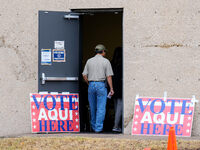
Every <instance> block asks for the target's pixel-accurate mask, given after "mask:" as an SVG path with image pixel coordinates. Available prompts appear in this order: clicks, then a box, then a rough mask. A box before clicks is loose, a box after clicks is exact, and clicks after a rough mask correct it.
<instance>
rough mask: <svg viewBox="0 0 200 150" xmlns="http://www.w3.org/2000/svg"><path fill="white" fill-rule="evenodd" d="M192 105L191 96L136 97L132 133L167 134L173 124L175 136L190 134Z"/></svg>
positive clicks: (192, 113)
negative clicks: (189, 97)
mask: <svg viewBox="0 0 200 150" xmlns="http://www.w3.org/2000/svg"><path fill="white" fill-rule="evenodd" d="M194 106H195V100H193V99H192V98H191V99H188V98H186V99H185V98H148V97H138V98H136V101H135V110H134V117H133V125H132V135H169V129H170V127H172V126H173V127H174V129H175V132H176V135H177V136H186V137H187V136H191V131H192V122H193V115H194Z"/></svg>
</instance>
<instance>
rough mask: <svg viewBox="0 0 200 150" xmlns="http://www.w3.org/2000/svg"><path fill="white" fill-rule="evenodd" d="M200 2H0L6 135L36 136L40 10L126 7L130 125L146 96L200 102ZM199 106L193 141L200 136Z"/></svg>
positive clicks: (1, 113) (1, 124) (0, 110)
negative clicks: (33, 104)
mask: <svg viewBox="0 0 200 150" xmlns="http://www.w3.org/2000/svg"><path fill="white" fill-rule="evenodd" d="M199 6H200V2H199V1H198V0H176V1H174V0H160V1H157V0H146V1H141V0H131V1H130V0H101V1H99V0H98V1H97V0H87V1H86V0H76V1H74V0H34V1H32V0H7V1H3V0H0V25H1V28H0V51H1V57H0V85H1V89H0V95H1V99H0V102H1V105H0V117H1V121H0V136H6V135H16V134H23V133H30V132H31V121H30V104H29V93H32V92H37V80H38V79H37V56H38V54H37V52H38V10H50V11H69V9H79V8H80V9H82V8H123V9H124V13H123V50H124V125H125V133H126V134H130V133H131V124H132V118H133V108H134V100H135V96H136V94H139V95H141V96H151V97H153V96H155V97H161V96H163V92H164V91H167V92H168V96H169V97H192V95H195V96H196V98H197V99H199V98H200V94H199V89H200V65H199V64H200V59H199V56H200V51H199V47H200V36H199V34H200V21H199V16H200V7H199ZM199 113H200V108H199V104H197V105H196V107H195V116H194V117H195V119H194V121H193V131H192V135H193V136H199V135H200V127H199V126H198V124H200V120H199V117H198V115H199Z"/></svg>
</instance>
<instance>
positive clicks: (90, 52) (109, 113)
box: [72, 9, 123, 133]
mask: <svg viewBox="0 0 200 150" xmlns="http://www.w3.org/2000/svg"><path fill="white" fill-rule="evenodd" d="M72 11H73V12H76V13H82V14H84V15H81V29H80V30H81V49H82V50H81V53H82V54H81V56H82V62H81V64H80V65H81V66H82V70H81V71H80V72H82V71H83V68H84V66H85V64H86V61H87V60H88V59H89V58H91V57H93V56H94V55H95V53H94V48H95V46H96V45H97V44H103V45H105V46H106V48H107V49H108V51H107V53H106V58H107V59H109V60H110V62H111V64H112V67H114V65H115V64H114V62H115V61H116V60H113V59H114V55H116V52H115V51H117V49H118V50H119V49H120V48H121V56H120V57H121V58H119V57H118V58H117V59H121V66H123V64H122V62H123V61H122V58H123V57H122V54H123V52H122V51H123V48H122V44H123V43H122V17H123V11H122V9H117V10H116V9H115V10H113V9H107V10H72ZM117 72H118V74H119V73H121V75H122V68H121V70H120V71H119V70H118V71H117ZM115 74H116V73H115ZM121 78H123V77H121ZM117 80H118V81H119V82H118V83H116V81H117ZM120 81H121V84H120ZM116 85H118V87H117V88H115V87H116ZM113 86H114V90H115V93H116V94H115V95H119V94H117V93H121V99H122V103H121V105H123V96H122V95H123V94H122V79H116V78H115V79H114V80H113ZM119 86H121V89H120V88H119ZM87 89H88V87H87V84H86V83H85V82H84V81H83V80H80V92H79V93H80V123H81V124H80V127H81V131H82V132H90V131H91V127H90V113H89V103H88V96H87V94H88V92H87ZM108 90H109V88H108ZM116 98H117V97H116V96H113V97H112V99H108V100H107V109H106V116H105V121H104V129H103V130H104V132H108V133H111V132H112V129H113V126H114V122H115V100H116ZM122 108H123V106H122ZM121 114H123V111H122V112H121ZM122 116H123V115H122ZM122 118H123V117H122ZM122 120H123V119H122ZM122 120H121V121H120V126H121V127H122V129H123V123H122V122H123V121H122Z"/></svg>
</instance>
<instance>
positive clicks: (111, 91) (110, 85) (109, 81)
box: [107, 76, 114, 96]
mask: <svg viewBox="0 0 200 150" xmlns="http://www.w3.org/2000/svg"><path fill="white" fill-rule="evenodd" d="M107 81H108V85H109V87H110V94H111V96H112V95H114V90H113V85H112V76H108V77H107Z"/></svg>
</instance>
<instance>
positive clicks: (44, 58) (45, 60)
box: [41, 49, 52, 65]
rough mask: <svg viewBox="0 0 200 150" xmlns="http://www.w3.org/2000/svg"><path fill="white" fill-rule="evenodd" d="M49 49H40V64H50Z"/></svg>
mask: <svg viewBox="0 0 200 150" xmlns="http://www.w3.org/2000/svg"><path fill="white" fill-rule="evenodd" d="M51 63H52V62H51V49H41V65H51Z"/></svg>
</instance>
